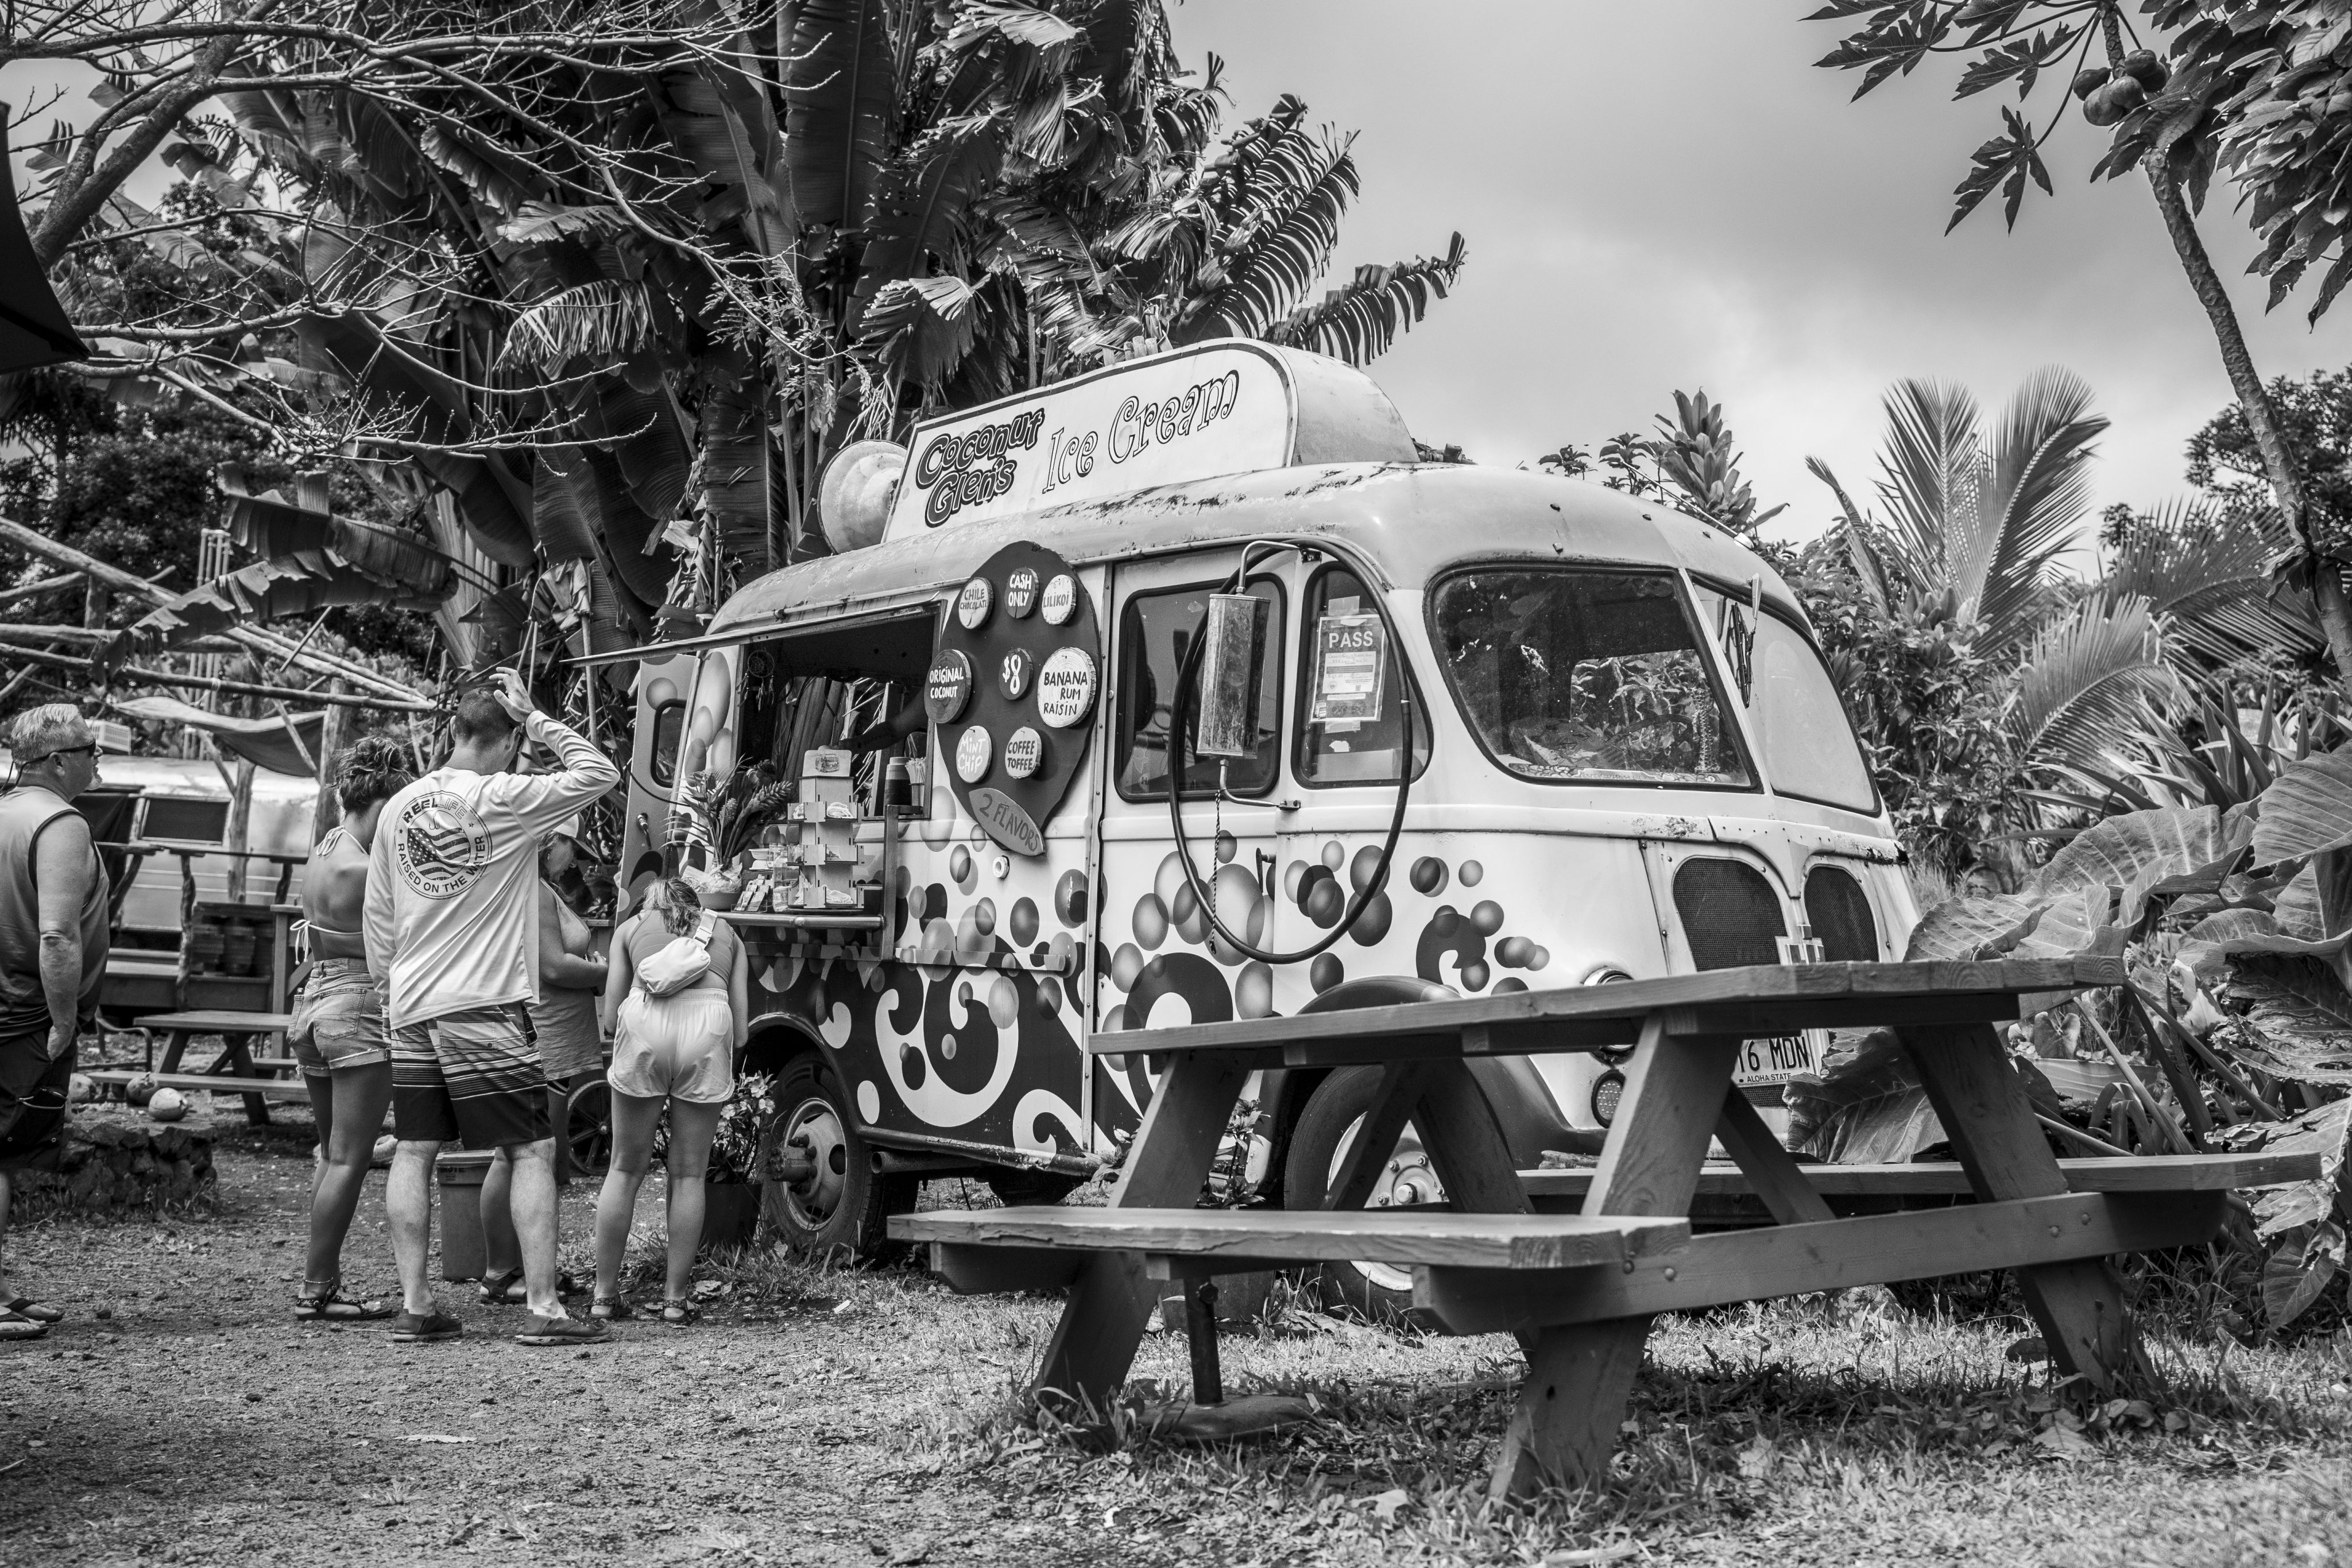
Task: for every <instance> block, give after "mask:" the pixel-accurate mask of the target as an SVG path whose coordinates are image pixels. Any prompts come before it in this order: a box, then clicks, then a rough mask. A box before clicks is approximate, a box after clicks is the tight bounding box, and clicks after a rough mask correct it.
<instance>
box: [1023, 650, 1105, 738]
mask: <svg viewBox="0 0 2352 1568" xmlns="http://www.w3.org/2000/svg"><path fill="white" fill-rule="evenodd" d="M1094 706H1095V656H1094V655H1093V654H1092V653H1087V651H1086V650H1085V649H1084V648H1078V647H1065V648H1056V649H1055V650H1054V651H1053V652H1052V653H1049V654H1047V655H1046V656H1045V667H1044V668H1043V669H1041V670H1039V671H1038V672H1037V716H1038V717H1039V718H1042V719H1044V720H1045V722H1046V723H1047V724H1048V725H1050V726H1051V727H1054V728H1055V729H1067V728H1069V727H1071V726H1072V725H1074V724H1076V723H1077V722H1078V721H1080V720H1081V719H1083V718H1085V717H1086V716H1087V714H1089V713H1091V712H1092V711H1093V710H1094Z"/></svg>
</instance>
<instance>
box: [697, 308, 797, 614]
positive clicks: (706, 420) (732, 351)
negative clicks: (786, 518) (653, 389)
mask: <svg viewBox="0 0 2352 1568" xmlns="http://www.w3.org/2000/svg"><path fill="white" fill-rule="evenodd" d="M709 365H710V388H709V392H708V393H707V394H706V395H705V396H704V398H703V400H702V506H703V512H704V515H705V517H707V518H708V520H709V524H710V526H711V527H712V528H716V529H718V537H719V546H720V548H721V549H725V550H727V551H728V552H729V553H730V555H732V556H734V557H735V558H736V559H739V560H741V561H744V562H745V563H747V565H749V566H751V567H754V568H757V569H760V570H769V569H772V568H775V567H779V566H782V565H783V564H784V549H783V540H782V537H781V536H780V535H779V534H778V533H777V532H776V530H775V528H774V526H773V520H772V519H773V511H774V508H773V507H772V490H771V487H770V475H769V472H768V467H769V455H768V400H767V383H766V382H765V381H764V380H763V379H762V378H761V374H760V361H759V360H758V359H757V358H756V357H755V356H754V355H753V354H752V353H751V350H748V349H745V348H743V347H741V346H740V345H739V344H733V343H726V344H720V345H718V346H717V347H716V348H715V349H714V350H713V351H712V353H711V355H710V360H709Z"/></svg>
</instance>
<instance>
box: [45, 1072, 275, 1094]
mask: <svg viewBox="0 0 2352 1568" xmlns="http://www.w3.org/2000/svg"><path fill="white" fill-rule="evenodd" d="M83 1076H84V1077H86V1078H88V1079H89V1080H90V1082H93V1083H106V1084H114V1085H118V1086H119V1085H121V1084H125V1083H128V1082H131V1080H132V1079H134V1078H152V1079H153V1080H154V1082H155V1087H156V1088H158V1089H201V1090H203V1091H204V1092H205V1093H207V1094H242V1095H245V1096H247V1098H253V1097H257V1096H267V1097H268V1098H270V1099H273V1100H307V1099H309V1098H310V1090H309V1089H307V1088H305V1087H304V1086H303V1083H302V1081H301V1080H300V1079H299V1078H226V1077H222V1076H220V1075H219V1074H217V1073H211V1072H155V1073H148V1072H144V1071H138V1070H135V1069H125V1068H95V1069H92V1070H90V1071H88V1072H85V1073H84V1074H83Z"/></svg>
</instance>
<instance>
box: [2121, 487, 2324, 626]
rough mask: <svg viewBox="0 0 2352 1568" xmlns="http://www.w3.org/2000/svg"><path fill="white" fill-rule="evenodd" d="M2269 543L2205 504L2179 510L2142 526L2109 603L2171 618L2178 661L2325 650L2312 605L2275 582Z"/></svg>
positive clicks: (2137, 523) (2125, 547) (2133, 535)
mask: <svg viewBox="0 0 2352 1568" xmlns="http://www.w3.org/2000/svg"><path fill="white" fill-rule="evenodd" d="M2270 555H2271V547H2270V543H2269V541H2268V540H2266V539H2264V538H2263V536H2262V534H2261V533H2260V532H2259V531H2258V530H2257V529H2256V528H2255V527H2254V526H2253V525H2252V522H2250V521H2249V520H2248V519H2246V518H2245V517H2242V516H2239V515H2236V514H2225V513H2223V512H2221V511H2220V510H2218V509H2216V508H2215V507H2211V506H2210V505H2207V504H2205V503H2202V502H2188V501H2179V500H2175V501H2171V502H2168V503H2166V504H2165V505H2164V506H2162V507H2158V508H2157V509H2156V510H2155V511H2154V512H2152V513H2149V514H2147V516H2145V517H2138V518H2136V519H2134V521H2133V523H2132V526H2131V528H2130V529H2129V531H2127V532H2126V534H2125V536H2124V538H2123V543H2122V548H2121V549H2119V550H2117V551H2116V559H2115V560H2114V562H2113V564H2111V565H2110V566H2109V567H2108V569H2107V574H2106V577H2105V579H2104V580H2102V581H2101V582H2100V583H2099V585H2098V591H2099V592H2100V593H2101V594H2103V595H2105V597H2106V598H2107V599H2108V600H2109V601H2115V600H2117V599H2120V598H2123V597H2126V596H2128V595H2134V594H2137V595H2138V596H2139V597H2141V598H2144V599H2146V600H2147V601H2148V602H2149V604H2150V605H2151V606H2152V607H2153V608H2154V609H2155V611H2156V612H2157V613H2158V614H2159V615H2162V616H2164V617H2166V620H2167V624H2168V628H2169V631H2170V637H2169V644H2170V647H2171V649H2172V652H2173V654H2174V657H2175V658H2176V659H2184V660H2188V661H2189V662H2191V663H2192V664H2193V663H2198V662H2201V663H2203V664H2232V663H2235V662H2236V661H2238V660H2240V659H2244V658H2248V657H2254V656H2260V655H2263V654H2265V653H2270V652H2272V651H2273V650H2277V649H2287V650H2291V651H2293V652H2294V653H2298V654H2304V655H2308V654H2311V653H2315V652H2317V651H2318V649H2319V648H2320V647H2321V646H2323V642H2322V639H2321V635H2320V632H2319V628H2318V623H2317V622H2316V620H2315V617H2314V615H2313V613H2312V608H2311V600H2310V596H2309V595H2308V594H2307V593H2305V591H2302V590H2300V589H2295V588H2277V589H2275V590H2274V589H2273V584H2272V582H2271V580H2270V571H2269V559H2270Z"/></svg>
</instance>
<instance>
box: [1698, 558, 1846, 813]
mask: <svg viewBox="0 0 2352 1568" xmlns="http://www.w3.org/2000/svg"><path fill="white" fill-rule="evenodd" d="M1697 590H1698V613H1699V619H1700V620H1701V621H1703V622H1706V624H1707V627H1708V628H1709V629H1710V630H1711V631H1712V632H1714V633H1715V638H1716V641H1717V643H1719V644H1720V645H1721V646H1722V648H1723V657H1724V663H1725V664H1727V666H1728V667H1729V668H1730V670H1731V673H1732V677H1733V679H1734V680H1735V681H1736V682H1737V683H1738V691H1737V692H1735V693H1734V694H1733V695H1734V696H1735V697H1736V698H1737V699H1738V701H1739V702H1740V703H1741V704H1742V705H1744V706H1746V708H1747V710H1748V728H1749V729H1750V731H1751V732H1752V733H1753V734H1754V735H1755V737H1756V745H1757V748H1758V749H1759V750H1760V751H1761V752H1763V754H1764V773H1765V777H1766V778H1767V779H1769V780H1770V781H1771V785H1772V789H1773V790H1774V792H1775V793H1777V794H1781V795H1795V796H1797V797H1799V798H1801V799H1802V800H1819V801H1821V802H1822V804H1824V805H1829V806H1843V807H1844V808H1845V809H1846V810H1850V811H1861V812H1864V813H1869V814H1874V813H1875V812H1876V811H1877V810H1878V794H1877V791H1876V790H1875V789H1873V788H1872V786H1871V782H1870V769H1869V768H1868V767H1867V766H1866V765H1865V764H1864V762H1863V759H1862V747H1860V746H1859V745H1858V744H1857V743H1856V742H1855V740H1854V738H1853V725H1852V724H1851V723H1849V722H1848V721H1847V719H1846V715H1845V705H1844V704H1843V703H1841V702H1840V701H1839V700H1838V693H1837V686H1836V684H1835V683H1833V682H1832V680H1831V679H1830V673H1829V672H1828V671H1827V670H1825V669H1823V668H1822V657H1821V655H1820V654H1819V653H1814V652H1813V645H1812V644H1811V643H1809V642H1807V641H1806V640H1805V634H1804V633H1803V632H1800V631H1798V630H1797V629H1796V628H1795V627H1794V626H1792V625H1790V623H1789V622H1786V621H1783V620H1782V619H1780V615H1779V614H1777V613H1776V612H1773V611H1772V610H1770V609H1769V608H1768V609H1766V610H1765V611H1764V612H1763V613H1762V615H1761V616H1760V618H1759V615H1758V613H1757V612H1756V611H1755V610H1754V609H1753V608H1752V607H1751V606H1750V604H1749V603H1748V601H1745V600H1742V599H1738V598H1734V597H1732V596H1730V595H1727V594H1725V593H1724V592H1723V591H1720V590H1719V589H1715V588H1711V587H1709V586H1707V585H1706V583H1700V584H1698V585H1697Z"/></svg>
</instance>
